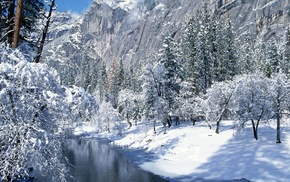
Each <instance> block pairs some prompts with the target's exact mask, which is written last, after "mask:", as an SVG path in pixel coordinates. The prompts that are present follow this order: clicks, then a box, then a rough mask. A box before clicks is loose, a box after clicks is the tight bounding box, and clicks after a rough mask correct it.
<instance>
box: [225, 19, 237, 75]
mask: <svg viewBox="0 0 290 182" xmlns="http://www.w3.org/2000/svg"><path fill="white" fill-rule="evenodd" d="M225 55H226V62H225V68H226V75H225V80H231V79H233V77H234V76H235V75H237V74H239V72H238V68H237V61H238V55H237V47H236V41H235V35H234V32H233V27H232V22H231V19H230V17H227V19H226V24H225Z"/></svg>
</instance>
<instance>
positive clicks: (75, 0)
mask: <svg viewBox="0 0 290 182" xmlns="http://www.w3.org/2000/svg"><path fill="white" fill-rule="evenodd" d="M92 2H93V0H56V1H55V3H56V4H57V11H69V10H70V11H73V12H76V13H82V12H83V11H84V10H86V9H87V8H88V7H89V6H90V5H91V4H92Z"/></svg>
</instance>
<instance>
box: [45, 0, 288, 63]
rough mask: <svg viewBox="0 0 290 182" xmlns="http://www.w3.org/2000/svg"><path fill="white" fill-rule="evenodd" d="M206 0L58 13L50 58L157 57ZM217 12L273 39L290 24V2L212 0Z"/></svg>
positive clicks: (102, 1) (120, 2) (112, 0)
mask: <svg viewBox="0 0 290 182" xmlns="http://www.w3.org/2000/svg"><path fill="white" fill-rule="evenodd" d="M201 4H202V0H194V1H192V0H174V1H167V0H138V1H133V0H95V1H94V2H93V3H92V5H91V7H90V9H89V10H88V11H87V12H86V13H85V14H84V15H81V16H80V17H78V18H76V17H75V16H72V15H70V14H69V13H67V14H65V13H62V14H61V13H57V14H56V15H55V17H57V18H55V20H54V22H53V23H52V28H51V31H50V34H51V35H50V37H51V38H52V39H53V41H51V42H50V43H49V44H47V46H46V50H45V57H46V59H47V61H49V62H51V61H52V62H66V61H69V62H70V63H72V62H76V63H79V61H80V60H81V59H82V57H83V56H84V55H89V57H90V59H92V60H94V59H99V58H101V59H103V60H104V61H106V63H107V65H110V64H111V63H112V62H113V60H114V59H123V60H124V63H125V64H130V63H134V64H135V63H138V62H140V61H144V60H148V59H152V58H151V57H150V55H151V53H155V52H157V51H158V50H159V49H160V48H161V46H162V43H163V40H164V37H165V36H168V35H174V38H175V39H178V38H179V37H180V35H181V30H182V27H183V25H184V24H185V23H186V21H187V19H188V17H190V16H192V15H194V14H195V13H196V12H197V11H198V9H199V8H200V6H201ZM210 7H211V10H212V12H213V13H216V14H219V15H221V16H229V17H230V18H231V19H232V22H233V26H234V30H235V32H236V35H237V36H238V37H243V35H246V34H247V35H250V36H252V37H253V38H255V39H260V38H263V39H268V38H269V37H272V36H276V37H277V38H278V39H279V38H280V37H281V36H282V35H283V33H284V29H285V27H286V26H288V25H289V18H290V17H289V16H290V12H289V9H290V2H289V1H288V0H210Z"/></svg>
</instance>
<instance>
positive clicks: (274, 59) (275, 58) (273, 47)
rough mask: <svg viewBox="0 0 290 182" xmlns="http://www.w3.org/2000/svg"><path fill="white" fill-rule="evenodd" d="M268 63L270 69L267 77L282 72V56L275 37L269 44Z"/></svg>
mask: <svg viewBox="0 0 290 182" xmlns="http://www.w3.org/2000/svg"><path fill="white" fill-rule="evenodd" d="M266 58H267V63H268V64H269V68H268V70H267V75H268V76H269V77H271V75H272V74H273V73H278V72H279V71H280V66H281V65H280V64H281V60H280V56H279V52H278V48H277V42H276V40H275V38H274V37H272V38H271V39H270V40H269V41H268V42H267V52H266Z"/></svg>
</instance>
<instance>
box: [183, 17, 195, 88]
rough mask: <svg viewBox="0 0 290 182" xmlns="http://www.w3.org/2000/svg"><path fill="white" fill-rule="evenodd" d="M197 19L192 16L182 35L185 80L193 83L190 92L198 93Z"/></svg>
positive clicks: (190, 83)
mask: <svg viewBox="0 0 290 182" xmlns="http://www.w3.org/2000/svg"><path fill="white" fill-rule="evenodd" d="M197 25H198V23H197V19H196V17H194V16H193V17H191V18H190V19H189V21H188V23H187V24H186V25H185V27H184V30H183V36H182V43H181V49H182V56H183V57H182V59H183V61H184V62H185V66H184V71H185V73H186V74H185V80H186V81H187V82H188V83H189V85H192V88H189V90H190V92H192V93H197V90H196V89H195V88H196V67H195V66H196V62H197V61H196V36H197V33H198V32H197V31H198V27H197Z"/></svg>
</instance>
